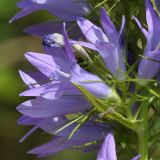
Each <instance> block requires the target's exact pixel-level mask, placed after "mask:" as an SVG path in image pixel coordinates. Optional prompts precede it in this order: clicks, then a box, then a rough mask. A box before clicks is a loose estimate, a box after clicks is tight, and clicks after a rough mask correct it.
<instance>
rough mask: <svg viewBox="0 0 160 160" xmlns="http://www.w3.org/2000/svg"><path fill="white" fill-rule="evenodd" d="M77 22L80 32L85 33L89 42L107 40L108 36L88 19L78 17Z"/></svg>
mask: <svg viewBox="0 0 160 160" xmlns="http://www.w3.org/2000/svg"><path fill="white" fill-rule="evenodd" d="M77 23H78V25H79V27H80V29H81V31H82V33H83V34H84V35H85V37H86V38H87V39H88V41H89V42H91V43H93V44H95V43H96V41H105V42H108V38H107V37H106V35H105V34H104V32H103V31H102V29H101V28H99V27H97V26H96V25H94V24H93V23H92V22H90V21H89V20H87V19H85V18H78V19H77Z"/></svg>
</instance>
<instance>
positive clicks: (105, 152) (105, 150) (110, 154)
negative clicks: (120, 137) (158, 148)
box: [97, 133, 141, 160]
mask: <svg viewBox="0 0 160 160" xmlns="http://www.w3.org/2000/svg"><path fill="white" fill-rule="evenodd" d="M140 157H141V156H140V155H138V156H136V157H134V158H133V159H132V160H138V159H139V158H140ZM97 160H117V156H116V146H115V141H114V137H113V135H112V134H111V133H109V134H107V136H106V138H105V140H104V142H103V144H102V146H101V149H100V150H99V153H98V156H97Z"/></svg>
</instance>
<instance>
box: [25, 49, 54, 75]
mask: <svg viewBox="0 0 160 160" xmlns="http://www.w3.org/2000/svg"><path fill="white" fill-rule="evenodd" d="M25 57H26V58H27V59H28V61H29V62H30V63H31V64H33V65H34V66H35V67H36V68H37V69H39V70H40V71H41V72H42V73H43V74H44V75H46V76H47V77H50V78H51V77H53V75H54V74H55V73H56V69H57V65H56V64H55V61H54V59H53V57H52V56H50V55H46V54H40V53H34V52H28V53H26V54H25Z"/></svg>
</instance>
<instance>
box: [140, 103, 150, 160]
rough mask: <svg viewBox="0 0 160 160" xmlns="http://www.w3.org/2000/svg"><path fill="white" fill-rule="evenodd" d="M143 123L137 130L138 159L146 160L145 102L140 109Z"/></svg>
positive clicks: (146, 129)
mask: <svg viewBox="0 0 160 160" xmlns="http://www.w3.org/2000/svg"><path fill="white" fill-rule="evenodd" d="M141 116H142V119H143V123H142V126H141V128H140V129H139V130H138V131H137V135H138V145H139V147H138V148H139V154H140V155H141V159H140V160H148V106H147V102H144V104H143V111H142V115H141Z"/></svg>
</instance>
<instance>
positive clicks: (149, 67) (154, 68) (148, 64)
mask: <svg viewBox="0 0 160 160" xmlns="http://www.w3.org/2000/svg"><path fill="white" fill-rule="evenodd" d="M146 57H148V58H151V59H153V60H158V61H160V51H154V52H148V53H147V55H146ZM153 60H149V59H145V58H143V59H142V60H141V62H140V64H139V68H138V77H139V78H145V79H151V78H153V77H155V76H156V75H157V74H158V72H159V71H160V63H159V62H155V61H153Z"/></svg>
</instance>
